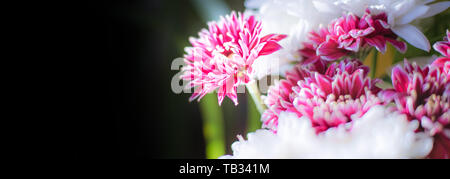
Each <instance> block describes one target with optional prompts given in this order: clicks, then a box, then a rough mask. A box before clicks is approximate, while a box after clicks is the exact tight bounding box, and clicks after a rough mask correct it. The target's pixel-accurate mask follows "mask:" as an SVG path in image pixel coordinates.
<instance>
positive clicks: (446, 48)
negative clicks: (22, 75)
mask: <svg viewBox="0 0 450 179" xmlns="http://www.w3.org/2000/svg"><path fill="white" fill-rule="evenodd" d="M433 48H434V49H435V50H436V51H438V52H439V53H441V54H442V55H443V57H439V58H437V59H436V60H435V61H434V62H433V65H434V66H436V67H438V68H439V69H440V70H441V71H442V72H444V73H446V74H447V78H450V31H449V30H447V36H445V37H444V41H440V42H436V43H435V44H434V45H433Z"/></svg>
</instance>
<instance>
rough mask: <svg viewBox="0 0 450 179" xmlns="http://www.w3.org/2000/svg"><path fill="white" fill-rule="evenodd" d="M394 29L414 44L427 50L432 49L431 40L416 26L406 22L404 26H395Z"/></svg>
mask: <svg viewBox="0 0 450 179" xmlns="http://www.w3.org/2000/svg"><path fill="white" fill-rule="evenodd" d="M392 31H393V32H394V33H395V34H397V35H398V36H399V37H401V38H403V39H404V40H405V41H406V42H408V43H409V44H411V45H412V46H414V47H417V48H419V49H422V50H425V51H427V52H428V51H430V42H429V41H428V39H427V38H426V37H425V35H423V33H422V32H421V31H420V30H419V29H417V28H416V27H414V26H412V25H409V24H405V25H402V26H396V27H393V28H392Z"/></svg>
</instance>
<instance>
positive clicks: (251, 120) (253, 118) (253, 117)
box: [247, 95, 262, 133]
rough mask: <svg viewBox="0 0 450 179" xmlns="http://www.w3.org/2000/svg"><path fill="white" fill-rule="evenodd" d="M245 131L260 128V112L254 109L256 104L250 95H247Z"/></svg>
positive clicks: (253, 130)
mask: <svg viewBox="0 0 450 179" xmlns="http://www.w3.org/2000/svg"><path fill="white" fill-rule="evenodd" d="M247 107H248V113H247V119H248V121H247V133H249V132H255V131H256V130H257V129H261V124H262V123H261V120H260V119H261V114H260V113H259V112H258V109H256V105H255V103H254V102H253V99H252V97H251V96H250V95H247Z"/></svg>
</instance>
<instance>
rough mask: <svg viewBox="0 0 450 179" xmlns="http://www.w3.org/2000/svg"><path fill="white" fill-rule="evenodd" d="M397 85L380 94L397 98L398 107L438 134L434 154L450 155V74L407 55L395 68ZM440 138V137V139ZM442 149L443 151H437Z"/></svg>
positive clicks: (432, 153)
mask: <svg viewBox="0 0 450 179" xmlns="http://www.w3.org/2000/svg"><path fill="white" fill-rule="evenodd" d="M392 83H393V86H394V89H388V90H384V91H382V92H381V93H380V97H381V98H382V99H383V100H384V101H386V102H390V101H394V103H395V107H393V108H394V109H395V110H397V111H399V112H400V113H402V114H406V115H407V117H408V119H409V120H418V121H420V124H421V126H420V129H421V130H423V131H425V132H426V133H428V134H429V135H431V136H435V139H436V140H435V147H434V148H433V151H432V152H431V154H430V157H431V158H449V157H450V78H448V74H446V73H445V72H443V71H442V70H441V69H440V68H439V67H438V66H434V65H433V64H431V65H427V66H425V67H420V66H418V65H417V64H415V63H413V64H410V63H408V62H407V61H406V59H405V64H404V67H401V66H396V67H394V68H393V70H392ZM437 139H439V140H437ZM436 150H439V152H436Z"/></svg>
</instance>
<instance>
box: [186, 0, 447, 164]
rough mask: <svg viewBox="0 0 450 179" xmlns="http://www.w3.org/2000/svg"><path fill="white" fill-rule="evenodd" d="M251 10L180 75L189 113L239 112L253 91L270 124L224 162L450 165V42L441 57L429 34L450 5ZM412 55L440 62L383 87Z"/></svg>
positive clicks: (285, 0) (317, 1) (314, 2)
mask: <svg viewBox="0 0 450 179" xmlns="http://www.w3.org/2000/svg"><path fill="white" fill-rule="evenodd" d="M245 6H246V8H247V9H246V11H245V12H242V13H240V12H238V13H236V12H232V13H231V14H229V15H226V16H225V17H221V18H220V20H218V21H215V22H214V21H213V22H209V23H208V28H206V29H202V30H201V31H200V32H199V34H198V37H196V38H190V39H189V41H190V43H191V44H192V46H191V47H187V48H186V49H185V51H186V54H185V56H184V58H183V59H184V62H185V66H184V67H183V68H182V69H181V74H182V75H181V79H183V80H184V81H186V82H187V84H186V85H185V87H186V88H187V89H192V90H193V94H192V96H191V97H190V99H189V100H190V101H192V100H195V99H197V100H201V99H202V97H204V96H205V95H206V94H208V93H214V92H215V93H216V94H217V98H218V103H219V105H220V104H221V103H222V101H223V100H224V99H225V97H228V98H229V99H231V100H232V101H233V103H234V104H235V105H238V104H239V103H238V102H239V101H238V95H237V93H239V92H245V89H243V88H242V87H246V89H247V91H248V93H249V94H250V95H251V97H252V99H253V101H254V103H255V104H256V106H257V109H258V111H259V112H260V113H261V121H262V125H261V126H260V127H261V128H260V129H258V130H256V131H255V132H251V133H249V134H247V135H246V139H245V138H244V137H243V136H238V141H236V142H234V143H233V144H232V146H231V148H232V151H233V153H232V154H231V155H224V156H222V157H220V158H449V157H450V56H449V54H450V32H449V31H448V30H447V31H446V34H445V32H444V33H443V34H442V37H443V40H442V41H438V42H436V43H434V44H433V45H432V47H433V49H432V48H431V45H430V42H429V40H428V39H427V37H426V36H425V35H424V34H423V33H422V31H421V30H420V29H421V27H420V21H421V19H425V18H428V17H432V16H435V15H436V14H439V13H441V12H443V11H445V10H447V9H448V7H450V1H438V2H435V1H433V0H247V1H246V2H245ZM436 23H444V24H447V26H448V25H449V21H446V22H436ZM447 28H448V27H447ZM408 44H409V46H408ZM407 47H412V48H417V49H421V50H423V51H424V52H427V53H430V51H433V50H435V51H437V52H439V53H440V54H441V55H440V56H432V57H429V58H428V60H427V63H425V64H421V65H419V64H418V63H416V62H413V61H411V60H408V59H404V60H403V61H404V62H403V65H401V64H397V65H394V67H393V68H389V69H385V71H389V72H388V73H390V78H387V79H379V78H376V75H375V74H376V70H375V65H376V64H377V60H378V61H379V60H385V59H384V58H383V57H385V56H386V54H393V53H395V52H399V53H405V52H406V51H407ZM391 56H392V55H391ZM368 59H370V60H371V62H369V60H368ZM390 60H392V59H390ZM371 64H372V65H371ZM382 70H383V69H382ZM267 76H270V79H272V81H273V83H271V84H270V86H268V90H267V93H265V94H262V93H261V87H263V86H262V85H258V81H259V80H261V79H263V78H266V77H267Z"/></svg>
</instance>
